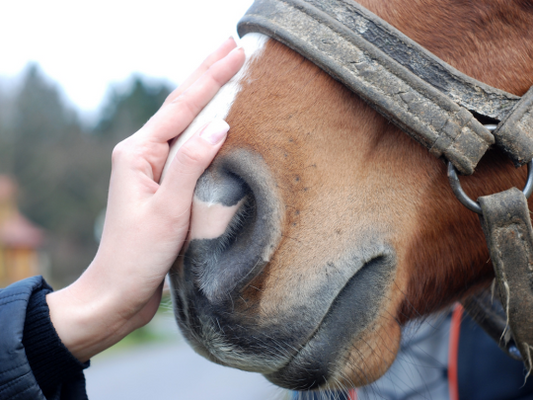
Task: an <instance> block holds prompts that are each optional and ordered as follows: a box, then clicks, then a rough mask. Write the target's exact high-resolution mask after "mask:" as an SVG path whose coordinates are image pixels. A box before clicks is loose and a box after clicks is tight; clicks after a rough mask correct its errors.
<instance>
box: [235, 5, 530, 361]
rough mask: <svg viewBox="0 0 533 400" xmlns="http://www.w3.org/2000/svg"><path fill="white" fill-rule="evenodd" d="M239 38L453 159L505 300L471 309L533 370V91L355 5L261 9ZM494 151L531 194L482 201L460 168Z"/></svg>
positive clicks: (480, 301) (482, 298) (484, 296)
mask: <svg viewBox="0 0 533 400" xmlns="http://www.w3.org/2000/svg"><path fill="white" fill-rule="evenodd" d="M237 29H238V32H239V35H240V36H241V37H242V36H244V35H245V34H246V33H250V32H259V33H263V34H265V35H267V36H270V37H272V38H274V39H276V40H277V41H279V42H281V43H283V44H285V45H286V46H288V47H289V48H291V49H293V50H295V51H296V52H298V53H299V54H301V55H302V56H304V57H305V58H307V59H308V60H310V61H312V62H313V63H314V64H316V65H317V66H319V67H320V68H322V69H323V70H324V71H325V72H327V73H328V74H329V75H331V76H332V77H333V78H335V79H337V80H338V81H340V82H342V83H343V84H344V85H345V86H347V87H348V88H349V89H351V90H352V91H353V92H355V93H356V94H358V95H359V96H360V97H362V98H363V99H364V100H365V101H366V102H368V103H369V104H370V106H371V107H373V108H374V109H375V110H376V111H378V112H379V113H380V114H382V115H383V116H385V117H386V118H387V119H388V120H389V121H391V122H393V123H394V124H395V125H397V126H398V127H400V128H401V129H402V130H403V131H405V132H406V133H407V134H409V135H410V136H411V137H413V138H414V139H415V140H416V141H418V142H419V143H421V144H422V145H423V146H425V147H426V148H427V149H428V150H429V152H430V153H431V154H433V155H435V156H437V157H443V158H445V159H446V160H448V176H449V179H450V184H451V185H452V189H453V191H454V193H455V194H456V196H457V197H458V199H459V200H460V201H461V202H462V203H463V204H464V205H465V206H466V207H468V208H469V209H471V210H472V211H475V212H477V213H478V214H479V216H480V222H481V225H482V228H483V232H484V234H485V238H486V240H487V244H488V247H489V251H490V255H491V259H492V263H493V266H494V271H495V275H496V282H497V285H498V291H497V292H498V293H497V294H498V296H497V299H495V298H494V295H493V293H494V290H492V293H491V292H490V291H488V290H487V291H484V292H482V293H480V294H476V295H475V296H470V297H469V298H467V299H465V300H463V305H464V306H465V309H466V310H467V312H468V313H469V314H470V315H471V316H472V317H473V319H474V320H475V321H476V322H477V323H479V324H480V325H481V326H482V327H483V328H484V329H485V330H486V331H487V332H488V333H489V335H490V336H492V337H493V338H494V339H495V340H496V341H497V342H498V344H499V346H500V347H501V348H502V349H503V350H504V351H506V352H507V353H508V354H509V355H511V356H512V357H513V358H517V359H521V360H523V362H524V364H525V366H526V368H527V369H528V371H531V370H532V368H533V362H532V355H533V354H532V353H533V324H532V323H530V322H528V321H531V320H533V229H532V227H531V220H530V216H529V210H528V206H527V197H529V195H530V194H531V192H532V191H533V162H532V159H533V87H532V88H531V89H530V90H529V91H528V92H527V93H526V94H525V95H524V96H523V97H521V98H520V97H518V96H515V95H513V94H510V93H507V92H504V91H502V90H499V89H496V88H494V87H491V86H488V85H486V84H484V83H482V82H479V81H477V80H475V79H473V78H471V77H469V76H467V75H465V74H463V73H461V72H459V71H458V70H456V69H455V68H453V67H452V66H450V65H448V64H446V63H445V62H444V61H442V60H441V59H439V58H437V57H436V56H435V55H433V54H432V53H430V52H429V51H427V50H426V49H424V48H423V47H421V46H420V45H418V44H417V43H415V42H414V41H412V40H411V39H409V38H408V37H407V36H405V35H404V34H402V33H401V32H400V31H398V30H397V29H396V28H394V27H392V26H391V25H389V24H388V23H387V22H385V21H383V20H382V19H381V18H379V17H377V16H376V15H374V14H373V13H371V12H370V11H368V10H366V9H365V8H363V7H362V6H360V5H359V4H357V3H355V2H354V1H352V0H255V2H254V4H253V5H252V6H251V7H250V9H249V10H248V11H247V12H246V14H245V15H244V17H243V18H242V19H241V20H240V22H239V24H238V27H237ZM480 121H483V122H484V123H485V125H484V124H483V123H482V122H480ZM492 144H496V145H497V146H498V147H500V148H501V149H502V150H503V151H504V152H505V154H507V156H508V157H509V158H510V159H511V160H512V161H513V163H514V164H515V166H516V167H520V166H523V165H524V164H528V181H527V183H526V186H525V188H524V190H523V191H520V190H518V189H516V188H512V189H509V190H506V191H504V192H501V193H496V194H493V195H490V196H482V197H480V198H478V200H477V201H473V200H472V199H470V198H468V196H467V195H466V194H465V193H464V192H463V191H462V189H461V186H460V183H459V178H458V176H457V173H456V169H457V170H458V171H459V172H461V173H462V174H465V175H470V174H472V173H473V172H474V170H475V167H476V166H477V164H478V162H479V160H480V159H481V157H483V155H484V154H485V153H486V151H487V150H488V149H489V147H490V146H491V145H492ZM493 286H494V285H493ZM493 289H494V288H493Z"/></svg>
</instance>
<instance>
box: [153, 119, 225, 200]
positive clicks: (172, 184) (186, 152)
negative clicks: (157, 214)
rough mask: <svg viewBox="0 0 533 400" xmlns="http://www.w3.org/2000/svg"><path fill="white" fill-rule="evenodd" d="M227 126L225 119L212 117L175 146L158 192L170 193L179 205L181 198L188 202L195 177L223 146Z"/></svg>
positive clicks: (163, 194) (166, 194)
mask: <svg viewBox="0 0 533 400" xmlns="http://www.w3.org/2000/svg"><path fill="white" fill-rule="evenodd" d="M228 130H229V125H228V124H227V123H226V121H224V120H215V121H212V122H210V123H209V124H208V125H206V126H205V127H204V128H203V129H201V130H200V131H199V132H197V133H196V134H195V135H193V136H192V137H191V138H190V139H189V140H187V141H186V142H185V143H184V144H183V145H182V146H181V147H180V148H179V149H178V152H177V153H176V156H175V157H174V160H173V161H172V163H171V164H170V166H169V168H168V170H167V172H166V175H165V179H164V180H163V182H161V187H160V188H159V190H158V193H159V192H162V193H161V195H162V196H164V197H166V196H172V197H173V198H174V199H176V200H177V202H178V203H179V204H180V205H181V203H182V202H187V204H190V203H191V202H192V196H193V192H194V188H195V186H196V181H197V180H198V178H200V175H202V173H203V172H204V171H205V169H206V168H207V167H208V166H209V164H210V163H211V161H213V158H215V155H216V154H217V152H218V150H219V149H220V147H222V144H223V143H224V140H225V139H226V136H227V132H228ZM174 206H176V203H174Z"/></svg>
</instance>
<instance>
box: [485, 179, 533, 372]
mask: <svg viewBox="0 0 533 400" xmlns="http://www.w3.org/2000/svg"><path fill="white" fill-rule="evenodd" d="M478 202H479V205H480V206H481V210H482V211H483V214H481V215H480V221H481V226H482V228H483V232H484V234H485V238H486V240H487V244H488V246H489V251H490V256H491V259H492V264H493V266H494V272H495V275H496V281H497V282H498V289H499V297H500V299H501V302H502V306H503V308H504V310H505V314H506V315H507V329H510V332H511V335H512V337H513V339H514V341H515V343H516V346H517V347H518V350H520V353H521V354H522V359H523V361H524V364H525V366H526V368H527V369H528V371H531V369H532V367H533V364H532V356H533V326H532V324H531V320H532V315H531V310H533V229H532V227H531V219H530V215H529V210H528V207H527V200H526V198H525V196H524V194H523V193H522V192H521V191H520V190H518V189H516V188H512V189H509V190H506V191H504V192H501V193H496V194H493V195H490V196H482V197H480V198H479V199H478ZM505 331H506V330H504V332H505Z"/></svg>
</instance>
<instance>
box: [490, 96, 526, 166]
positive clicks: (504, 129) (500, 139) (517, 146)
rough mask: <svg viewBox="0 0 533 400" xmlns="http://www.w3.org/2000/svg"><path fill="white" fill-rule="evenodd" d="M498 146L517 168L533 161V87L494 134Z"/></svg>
mask: <svg viewBox="0 0 533 400" xmlns="http://www.w3.org/2000/svg"><path fill="white" fill-rule="evenodd" d="M493 135H494V137H495V138H496V144H498V146H500V147H501V148H502V149H503V150H504V151H505V152H506V153H507V155H508V156H509V158H511V160H513V162H514V164H515V166H516V167H521V166H522V165H524V164H526V163H528V162H529V161H531V160H532V159H533V87H531V88H530V89H529V90H528V91H527V93H526V94H525V95H524V96H523V97H522V98H521V99H520V101H519V102H518V103H517V104H516V105H515V106H514V108H513V109H512V110H511V112H510V113H509V114H508V115H507V116H506V117H505V118H504V119H503V120H502V122H501V123H500V124H499V125H498V127H497V128H496V130H495V131H494V132H493Z"/></svg>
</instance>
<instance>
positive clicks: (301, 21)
mask: <svg viewBox="0 0 533 400" xmlns="http://www.w3.org/2000/svg"><path fill="white" fill-rule="evenodd" d="M237 29H238V32H239V35H241V36H243V35H245V34H246V33H248V32H261V33H264V34H266V35H268V36H270V37H272V38H274V39H276V40H278V41H280V42H282V43H284V44H285V45H287V46H288V47H290V48H292V49H293V50H295V51H297V52H298V53H300V54H301V55H303V56H304V57H306V58H308V59H309V60H310V61H312V62H313V63H315V64H316V65H318V66H319V67H321V68H322V69H323V70H324V71H326V72H327V73H329V74H330V75H331V76H332V77H334V78H335V79H337V80H339V81H341V82H342V83H344V84H345V85H346V86H347V87H349V88H350V89H351V90H353V91H354V92H355V93H357V94H358V95H360V96H361V97H362V98H363V99H365V100H366V101H367V102H368V103H369V104H370V105H371V106H372V107H374V108H375V109H376V110H377V111H378V112H380V113H381V114H382V115H384V116H385V117H386V118H388V119H389V120H391V121H392V122H394V123H395V124H396V125H397V126H399V127H400V128H401V129H403V130H404V131H406V132H407V133H408V134H410V135H411V136H412V137H413V138H414V139H415V140H417V141H418V142H420V143H421V144H423V145H424V146H425V147H427V148H428V149H429V151H430V152H431V153H432V154H434V155H436V156H437V157H440V156H444V157H446V158H447V159H448V160H449V161H451V162H452V163H453V164H454V166H455V167H456V168H457V169H458V170H459V171H460V172H462V173H463V174H471V173H473V171H474V168H475V166H476V165H477V163H478V161H479V159H480V158H481V157H482V156H483V154H484V153H485V152H486V150H487V149H488V147H489V146H490V145H491V144H492V143H493V142H494V138H493V136H492V135H491V133H490V132H489V131H488V130H487V129H486V128H485V127H483V126H482V125H481V124H480V123H479V122H478V121H477V120H476V119H475V118H473V115H472V113H471V112H470V111H469V110H471V111H473V112H475V113H477V114H479V115H483V116H486V117H490V118H494V119H502V118H503V117H504V116H505V115H507V113H508V112H509V111H510V110H511V109H512V108H513V106H514V105H515V104H516V103H517V102H518V101H519V99H520V98H519V97H517V96H514V95H512V94H509V93H506V92H503V91H501V90H499V89H496V88H492V87H490V86H488V85H485V84H484V83H482V82H479V81H476V80H474V79H472V78H470V77H468V76H466V75H464V74H462V73H461V72H459V71H457V70H456V69H454V68H453V67H451V66H449V65H447V64H446V63H444V62H443V61H442V60H440V59H438V58H437V57H435V56H434V55H433V54H431V53H430V52H428V51H427V50H425V49H424V48H422V47H421V46H419V45H418V44H417V43H415V42H414V41H412V40H411V39H409V38H408V37H406V36H405V35H403V34H402V33H401V32H399V31H398V30H397V29H396V28H394V27H392V26H391V25H389V24H387V23H386V22H385V21H383V20H381V19H380V18H378V17H377V16H375V15H374V14H372V13H371V12H369V11H368V10H366V9H364V8H363V7H361V6H360V5H358V4H357V3H355V2H352V1H348V0H325V1H320V2H319V1H317V0H256V1H255V2H254V4H253V5H252V7H251V8H250V9H249V10H248V11H247V13H246V14H245V16H244V17H243V18H242V19H241V21H240V22H239V24H238V28H237Z"/></svg>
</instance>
